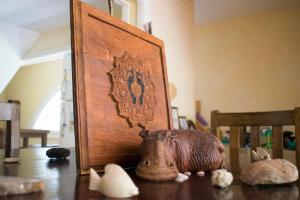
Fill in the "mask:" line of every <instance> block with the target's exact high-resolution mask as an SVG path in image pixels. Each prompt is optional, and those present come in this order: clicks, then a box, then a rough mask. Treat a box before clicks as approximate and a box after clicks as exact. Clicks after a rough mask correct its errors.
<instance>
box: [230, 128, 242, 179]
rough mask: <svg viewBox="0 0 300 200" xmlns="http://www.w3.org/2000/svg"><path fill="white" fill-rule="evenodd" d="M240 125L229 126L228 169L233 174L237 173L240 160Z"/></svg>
mask: <svg viewBox="0 0 300 200" xmlns="http://www.w3.org/2000/svg"><path fill="white" fill-rule="evenodd" d="M239 149H240V127H237V126H232V127H230V169H231V172H232V173H233V174H234V175H239V172H240V161H239Z"/></svg>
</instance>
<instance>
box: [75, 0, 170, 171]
mask: <svg viewBox="0 0 300 200" xmlns="http://www.w3.org/2000/svg"><path fill="white" fill-rule="evenodd" d="M71 27H72V29H71V38H72V39H71V44H72V65H73V68H72V69H73V95H74V113H75V119H74V125H75V126H74V128H75V142H76V156H77V169H78V173H79V174H87V173H89V169H90V168H94V169H95V170H97V171H102V170H103V167H104V166H105V165H106V164H107V163H116V164H119V165H121V166H122V167H124V168H127V167H135V166H136V164H137V162H138V161H139V156H138V152H139V145H140V143H141V141H142V138H141V137H140V136H139V132H140V131H141V130H142V129H143V128H144V129H147V130H150V131H154V130H158V129H160V130H161V129H171V128H172V127H173V125H172V111H171V106H170V100H169V92H168V79H167V77H168V76H167V70H166V69H167V68H166V60H165V54H164V45H163V42H162V41H161V40H159V39H157V38H155V37H154V36H152V35H150V34H148V33H146V32H144V31H142V30H140V29H137V28H136V27H133V26H131V25H129V24H127V23H125V22H123V21H121V20H119V19H117V18H115V17H112V16H110V15H108V14H106V13H104V12H102V11H100V10H97V9H95V8H93V7H91V6H89V5H87V4H85V3H83V2H80V1H79V0H71ZM128 63H129V64H128ZM118 70H119V71H118ZM122 70H123V71H122ZM124 72H126V73H124ZM124 76H125V77H124ZM124 84H125V85H124ZM129 111H134V112H129Z"/></svg>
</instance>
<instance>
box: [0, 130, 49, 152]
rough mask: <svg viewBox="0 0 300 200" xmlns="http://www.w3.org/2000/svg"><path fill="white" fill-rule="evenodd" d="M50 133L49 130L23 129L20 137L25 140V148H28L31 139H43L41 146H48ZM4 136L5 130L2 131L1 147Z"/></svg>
mask: <svg viewBox="0 0 300 200" xmlns="http://www.w3.org/2000/svg"><path fill="white" fill-rule="evenodd" d="M49 132H50V131H49V130H39V129H21V130H20V137H22V138H23V147H25V148H27V147H28V140H29V138H33V137H34V138H41V146H42V147H46V146H47V135H48V133H49ZM2 134H3V129H0V145H2V141H1V140H2V137H3V136H2Z"/></svg>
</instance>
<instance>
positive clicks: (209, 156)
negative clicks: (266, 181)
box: [135, 130, 225, 181]
mask: <svg viewBox="0 0 300 200" xmlns="http://www.w3.org/2000/svg"><path fill="white" fill-rule="evenodd" d="M140 136H141V137H142V138H143V139H144V140H143V142H142V144H141V146H140V154H141V158H142V160H141V161H140V162H139V164H138V166H137V168H136V170H135V172H136V175H137V176H139V177H140V178H143V179H146V180H152V181H166V180H174V179H175V178H176V177H177V176H178V173H179V172H188V171H190V172H198V171H206V172H209V171H213V170H217V169H220V168H223V167H224V162H225V155H224V146H223V144H222V143H221V141H220V140H219V139H218V138H217V137H216V136H214V135H212V134H210V133H205V132H201V131H196V130H160V131H156V132H152V133H149V131H146V130H143V131H141V132H140Z"/></svg>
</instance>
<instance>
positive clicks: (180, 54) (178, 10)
mask: <svg viewBox="0 0 300 200" xmlns="http://www.w3.org/2000/svg"><path fill="white" fill-rule="evenodd" d="M193 11H194V1H193V0H185V1H182V0H163V1H161V0H151V21H152V28H153V34H154V35H155V36H157V37H158V38H160V39H162V40H163V41H164V44H165V50H166V60H167V67H168V77H169V81H170V82H172V83H174V84H175V85H176V87H177V96H176V98H175V99H174V100H173V101H172V102H171V103H172V105H173V106H178V107H179V114H180V115H186V116H187V117H189V118H194V116H195V106H194V104H195V103H194V100H195V90H194V65H195V62H194V61H195V56H194V52H195V51H194V28H195V27H194V13H193Z"/></svg>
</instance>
